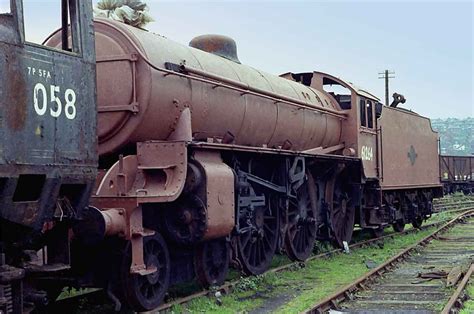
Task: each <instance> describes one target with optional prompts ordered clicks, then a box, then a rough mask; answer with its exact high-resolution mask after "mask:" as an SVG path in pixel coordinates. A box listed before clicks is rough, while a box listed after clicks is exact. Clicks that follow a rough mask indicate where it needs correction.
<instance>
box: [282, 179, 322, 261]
mask: <svg viewBox="0 0 474 314" xmlns="http://www.w3.org/2000/svg"><path fill="white" fill-rule="evenodd" d="M309 184H314V182H313V180H312V179H310V180H308V181H306V182H305V183H304V184H303V185H302V186H301V187H300V188H299V189H298V191H297V195H296V196H297V199H290V204H289V207H288V229H287V230H286V234H285V250H286V253H287V254H288V257H289V258H290V259H291V260H293V261H304V260H306V259H307V258H308V257H309V256H310V255H311V252H312V250H313V245H314V241H315V240H316V205H315V204H314V205H312V202H311V197H310V192H309V186H308V185H309Z"/></svg>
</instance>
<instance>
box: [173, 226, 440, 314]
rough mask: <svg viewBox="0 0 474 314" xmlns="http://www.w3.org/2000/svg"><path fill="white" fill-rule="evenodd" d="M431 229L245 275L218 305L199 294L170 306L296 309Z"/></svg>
mask: <svg viewBox="0 0 474 314" xmlns="http://www.w3.org/2000/svg"><path fill="white" fill-rule="evenodd" d="M432 230H433V229H431V230H423V231H420V232H418V233H415V234H410V235H404V236H400V235H397V236H395V237H394V239H391V240H387V241H386V242H385V244H384V245H374V246H373V247H368V248H363V249H357V250H354V251H353V252H351V253H350V254H343V253H338V254H335V255H334V256H332V257H330V258H323V259H316V260H313V261H309V262H307V263H306V264H305V265H304V267H303V266H296V267H293V268H291V269H290V270H287V271H282V272H279V273H269V274H265V275H262V276H258V277H255V278H245V279H243V283H242V284H241V283H239V284H238V285H237V289H236V290H235V291H234V292H233V293H232V294H230V295H226V296H222V297H221V298H220V301H221V302H222V305H221V306H219V305H217V302H216V301H217V300H216V299H215V298H207V297H202V298H198V299H195V300H193V301H192V302H191V303H189V304H187V305H185V306H179V307H175V308H173V312H175V313H181V312H193V313H194V312H199V313H201V312H206V313H208V312H210V313H236V312H242V311H251V310H252V309H256V308H260V307H262V306H264V307H265V308H267V307H268V309H269V311H271V312H278V313H299V312H301V311H303V310H304V309H307V308H308V307H310V306H311V305H312V304H315V303H316V302H317V301H318V300H321V299H323V298H324V297H326V296H328V295H330V294H331V293H333V292H335V291H336V290H337V289H338V288H341V287H342V286H344V285H347V284H349V283H350V282H352V281H353V280H354V279H356V278H358V277H360V276H361V275H363V274H364V273H366V272H368V271H369V269H368V268H367V266H366V262H367V261H370V262H372V263H375V264H376V265H378V264H380V263H383V262H384V261H385V260H387V259H389V258H390V257H392V256H393V255H395V254H397V253H398V252H400V251H401V250H403V249H404V248H406V247H407V246H409V245H411V244H414V243H416V242H417V241H418V240H420V239H421V238H423V237H425V236H426V235H428V234H429V233H430V232H432ZM301 268H303V269H301Z"/></svg>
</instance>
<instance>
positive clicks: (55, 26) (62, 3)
mask: <svg viewBox="0 0 474 314" xmlns="http://www.w3.org/2000/svg"><path fill="white" fill-rule="evenodd" d="M0 1H2V0H0ZM78 1H79V0H54V1H37V0H24V1H23V20H24V24H25V40H26V41H27V42H29V43H33V44H37V45H44V44H45V40H46V39H47V38H48V36H50V35H51V34H53V33H54V32H56V31H57V30H59V32H60V33H61V43H60V44H59V45H58V46H57V47H55V48H57V49H61V50H65V51H69V52H76V53H78V52H79V48H80V47H79V41H78V40H79V36H78V35H79V14H78ZM38 16H47V17H48V18H38Z"/></svg>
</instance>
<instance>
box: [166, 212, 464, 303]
mask: <svg viewBox="0 0 474 314" xmlns="http://www.w3.org/2000/svg"><path fill="white" fill-rule="evenodd" d="M459 210H463V209H455V210H452V211H459ZM464 210H466V209H464ZM445 222H446V221H439V222H434V223H430V224H426V225H423V226H422V227H421V228H420V229H421V230H425V229H428V228H432V227H437V226H440V225H442V224H443V223H445ZM420 229H414V228H413V229H407V230H404V231H402V232H392V233H388V234H385V235H383V236H381V237H377V238H373V239H369V240H363V241H358V242H356V243H353V244H351V245H349V250H354V249H357V248H361V247H365V246H369V245H373V244H376V243H378V242H381V241H384V240H386V239H390V238H393V237H394V236H396V235H403V234H410V233H414V232H418V231H419V230H420ZM341 252H342V250H341V249H339V248H337V249H332V250H328V251H325V252H322V253H320V254H316V255H313V256H311V257H310V258H308V260H307V261H311V260H314V259H317V258H324V257H328V256H331V255H334V254H338V253H341ZM298 264H301V263H299V262H293V263H288V264H285V265H282V266H279V267H276V268H272V269H269V270H268V271H267V272H266V273H276V272H280V271H284V270H287V269H291V268H292V267H295V266H297V265H298ZM238 283H239V280H235V281H232V282H229V283H226V284H224V285H222V286H220V287H218V288H215V289H213V290H212V291H209V290H203V291H199V292H197V293H194V294H191V295H189V296H186V297H183V298H179V299H177V300H173V301H171V302H168V303H165V304H163V305H161V306H160V307H159V308H158V309H157V311H158V312H161V311H165V310H168V309H171V308H172V307H173V306H175V305H182V304H186V303H188V302H190V301H192V300H194V299H196V298H198V297H203V296H208V295H212V293H215V292H216V291H220V292H221V293H229V292H231V291H232V289H233V288H234V287H235V286H236V285H237V284H238Z"/></svg>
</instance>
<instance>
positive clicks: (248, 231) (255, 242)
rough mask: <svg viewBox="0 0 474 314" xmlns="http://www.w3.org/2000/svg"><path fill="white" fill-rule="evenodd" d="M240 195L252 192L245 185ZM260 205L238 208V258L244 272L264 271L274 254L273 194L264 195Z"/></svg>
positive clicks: (276, 224)
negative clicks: (262, 204) (243, 191)
mask: <svg viewBox="0 0 474 314" xmlns="http://www.w3.org/2000/svg"><path fill="white" fill-rule="evenodd" d="M241 195H242V196H244V197H245V196H246V195H248V196H255V195H256V194H255V191H254V189H253V188H252V186H248V187H247V188H246V192H245V194H241ZM265 196H266V197H265V205H264V206H252V205H250V206H247V207H241V208H239V212H238V219H239V234H238V235H237V236H236V237H237V253H238V260H239V263H240V265H241V266H242V270H243V271H244V273H246V274H247V275H259V274H262V273H263V272H265V271H266V270H267V269H268V267H269V266H270V263H271V262H272V259H273V255H274V254H275V250H276V246H277V240H278V228H279V213H278V206H277V205H278V204H277V201H276V199H275V197H272V195H271V194H270V193H268V194H267V195H265Z"/></svg>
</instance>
